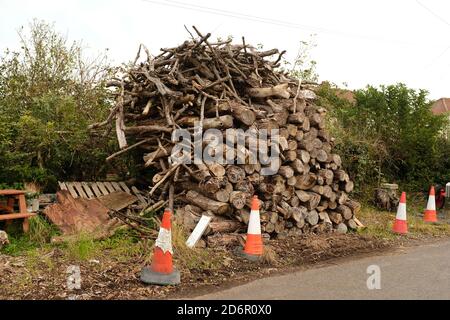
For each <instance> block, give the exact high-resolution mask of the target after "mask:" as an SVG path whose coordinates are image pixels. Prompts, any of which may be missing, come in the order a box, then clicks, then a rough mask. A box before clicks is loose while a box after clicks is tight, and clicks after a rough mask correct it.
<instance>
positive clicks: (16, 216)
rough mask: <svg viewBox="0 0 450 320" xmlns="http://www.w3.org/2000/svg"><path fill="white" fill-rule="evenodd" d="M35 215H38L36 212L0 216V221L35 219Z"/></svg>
mask: <svg viewBox="0 0 450 320" xmlns="http://www.w3.org/2000/svg"><path fill="white" fill-rule="evenodd" d="M35 215H36V213H34V212H29V213H7V214H0V221H2V220H12V219H23V218H30V217H34V216H35Z"/></svg>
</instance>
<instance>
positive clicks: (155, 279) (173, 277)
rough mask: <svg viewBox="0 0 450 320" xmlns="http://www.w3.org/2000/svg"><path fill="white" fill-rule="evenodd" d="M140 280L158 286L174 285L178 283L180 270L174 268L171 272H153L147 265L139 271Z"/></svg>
mask: <svg viewBox="0 0 450 320" xmlns="http://www.w3.org/2000/svg"><path fill="white" fill-rule="evenodd" d="M141 281H142V282H144V283H147V284H157V285H160V286H174V285H177V284H180V282H181V277H180V271H178V270H176V269H174V270H173V272H172V273H169V274H164V273H159V272H154V271H152V270H151V269H150V268H148V267H144V268H143V269H142V271H141Z"/></svg>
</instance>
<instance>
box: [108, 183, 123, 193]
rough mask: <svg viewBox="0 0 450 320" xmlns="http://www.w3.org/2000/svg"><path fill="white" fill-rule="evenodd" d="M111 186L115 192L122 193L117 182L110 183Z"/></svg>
mask: <svg viewBox="0 0 450 320" xmlns="http://www.w3.org/2000/svg"><path fill="white" fill-rule="evenodd" d="M111 185H112V186H113V188H114V190H116V191H122V189H121V188H120V186H119V184H118V183H117V182H111Z"/></svg>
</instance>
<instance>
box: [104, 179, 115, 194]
mask: <svg viewBox="0 0 450 320" xmlns="http://www.w3.org/2000/svg"><path fill="white" fill-rule="evenodd" d="M103 184H104V185H105V187H106V189H108V191H109V192H110V193H112V192H116V190H114V187H113V186H112V184H111V182H103Z"/></svg>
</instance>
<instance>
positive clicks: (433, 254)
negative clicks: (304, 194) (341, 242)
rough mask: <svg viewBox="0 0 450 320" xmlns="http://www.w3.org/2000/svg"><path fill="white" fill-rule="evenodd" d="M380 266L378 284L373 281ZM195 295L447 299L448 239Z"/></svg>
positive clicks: (449, 279) (449, 286)
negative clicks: (373, 266)
mask: <svg viewBox="0 0 450 320" xmlns="http://www.w3.org/2000/svg"><path fill="white" fill-rule="evenodd" d="M371 265H376V266H379V274H380V277H379V280H380V281H379V285H380V286H379V287H380V289H371V290H369V289H368V284H367V281H368V278H369V277H371V281H370V285H371V287H372V288H373V287H377V284H378V282H377V280H376V277H377V275H378V272H377V270H373V269H371V270H369V271H370V274H369V273H367V271H368V270H367V268H368V267H369V266H371ZM197 299H252V300H253V299H255V300H257V299H282V300H285V299H450V241H449V240H445V241H439V242H436V243H433V244H427V245H423V246H419V247H409V248H403V249H399V250H396V251H395V252H392V253H389V254H384V255H380V256H373V257H364V258H361V259H356V260H350V261H343V262H338V264H333V265H330V264H328V265H327V266H324V267H320V268H314V269H309V270H304V271H298V272H295V273H290V274H285V275H281V276H275V277H269V278H263V279H259V280H256V281H253V282H250V283H247V284H244V285H241V286H237V287H233V288H230V289H227V290H224V291H220V292H215V293H211V294H207V295H204V296H200V297H197Z"/></svg>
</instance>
